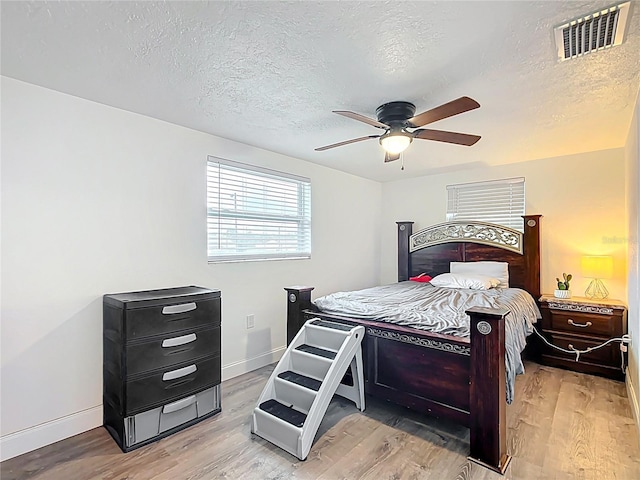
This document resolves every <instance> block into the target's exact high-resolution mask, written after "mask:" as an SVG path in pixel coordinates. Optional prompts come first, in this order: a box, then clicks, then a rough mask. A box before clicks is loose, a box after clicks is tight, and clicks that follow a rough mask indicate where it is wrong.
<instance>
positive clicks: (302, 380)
mask: <svg viewBox="0 0 640 480" xmlns="http://www.w3.org/2000/svg"><path fill="white" fill-rule="evenodd" d="M278 378H281V379H283V380H286V381H287V382H291V383H295V384H297V385H301V386H303V387H305V388H308V389H309V390H314V391H316V392H317V391H318V390H320V385H322V382H321V381H320V380H316V379H315V378H311V377H307V376H306V375H302V374H301V373H296V372H292V371H291V370H287V371H286V372H282V373H281V374H280V375H278Z"/></svg>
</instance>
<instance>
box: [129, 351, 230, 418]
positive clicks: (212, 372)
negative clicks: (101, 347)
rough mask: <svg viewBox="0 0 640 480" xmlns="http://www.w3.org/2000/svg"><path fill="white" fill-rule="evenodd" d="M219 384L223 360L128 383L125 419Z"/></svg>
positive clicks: (210, 360) (213, 359) (203, 361)
mask: <svg viewBox="0 0 640 480" xmlns="http://www.w3.org/2000/svg"><path fill="white" fill-rule="evenodd" d="M218 383H220V356H219V355H218V356H214V357H207V358H204V359H200V360H198V361H195V362H193V363H188V362H187V363H183V364H179V365H174V366H172V367H170V368H166V369H163V370H160V371H157V372H154V373H152V374H149V375H143V376H139V377H137V378H134V379H131V380H129V381H127V405H126V412H124V413H125V416H130V415H133V414H135V413H138V412H140V411H143V410H146V409H149V408H151V407H155V406H158V405H163V404H165V403H168V402H170V401H172V400H174V399H178V398H181V397H185V396H187V395H189V394H192V393H196V392H198V391H202V390H204V389H205V388H208V387H211V386H213V385H217V384H218Z"/></svg>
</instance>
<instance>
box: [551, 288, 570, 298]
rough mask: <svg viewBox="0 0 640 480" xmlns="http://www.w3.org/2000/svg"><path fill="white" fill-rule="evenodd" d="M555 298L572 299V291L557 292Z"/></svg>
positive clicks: (554, 294) (554, 293)
mask: <svg viewBox="0 0 640 480" xmlns="http://www.w3.org/2000/svg"><path fill="white" fill-rule="evenodd" d="M553 296H554V297H556V298H571V290H555V291H554V292H553Z"/></svg>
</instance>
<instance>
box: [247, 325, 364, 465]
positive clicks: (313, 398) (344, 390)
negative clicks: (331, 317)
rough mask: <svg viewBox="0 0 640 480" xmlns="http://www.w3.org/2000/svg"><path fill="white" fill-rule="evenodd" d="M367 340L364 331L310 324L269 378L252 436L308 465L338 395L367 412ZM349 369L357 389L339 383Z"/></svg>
mask: <svg viewBox="0 0 640 480" xmlns="http://www.w3.org/2000/svg"><path fill="white" fill-rule="evenodd" d="M363 337H364V327H362V326H350V325H345V324H341V323H335V322H330V321H327V320H320V319H318V318H313V319H311V320H308V321H307V322H306V323H305V324H304V325H303V327H302V329H301V330H300V331H299V332H298V334H297V335H296V337H295V338H294V339H293V341H292V342H291V344H290V345H289V347H288V348H287V351H286V352H285V353H284V355H283V357H282V358H281V359H280V362H278V365H277V366H276V368H275V370H274V371H273V373H272V374H271V377H269V381H268V382H267V384H266V386H265V387H264V390H263V391H262V395H260V399H259V400H258V405H257V406H256V408H255V409H254V410H253V419H252V422H251V431H252V432H253V433H255V434H256V435H259V436H261V437H262V438H264V439H265V440H268V441H270V442H271V443H273V444H274V445H277V446H278V447H280V448H282V449H283V450H286V451H287V452H289V453H291V454H292V455H295V456H296V457H298V458H299V459H300V460H305V459H306V458H307V455H309V450H311V444H312V443H313V439H314V437H315V435H316V432H317V431H318V427H320V422H321V421H322V418H323V417H324V414H325V413H326V411H327V408H328V407H329V402H331V398H332V397H333V394H334V393H336V394H338V395H340V396H341V397H345V398H347V399H349V400H351V401H353V402H354V403H355V404H356V407H358V408H359V409H360V410H361V411H362V410H364V376H363V370H362V350H361V348H360V344H361V342H362V338H363ZM349 365H351V373H352V377H353V386H349V385H345V384H341V383H340V382H341V380H342V378H343V377H344V374H345V372H346V371H347V368H348V367H349Z"/></svg>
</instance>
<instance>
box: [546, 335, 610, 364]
mask: <svg viewBox="0 0 640 480" xmlns="http://www.w3.org/2000/svg"><path fill="white" fill-rule="evenodd" d="M551 342H552V343H553V344H554V345H557V346H558V347H561V348H564V349H567V350H571V348H570V347H569V346H570V345H572V346H573V348H575V349H576V350H586V349H587V348H591V347H595V346H597V345H600V344H601V343H602V342H600V341H597V340H596V341H591V340H585V339H582V338H576V337H572V336H569V335H567V336H564V335H560V334H553V335H551ZM619 345H620V344H619V343H610V344H609V345H606V346H604V347H602V348H598V349H597V350H593V351H591V352H589V353H583V354H581V355H580V359H579V361H580V362H590V363H598V364H603V365H609V366H612V367H615V366H618V365H620V346H619ZM548 353H549V354H552V355H557V356H560V357H566V358H569V359H571V360H575V358H576V356H575V354H570V353H563V352H560V351H559V350H548Z"/></svg>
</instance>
